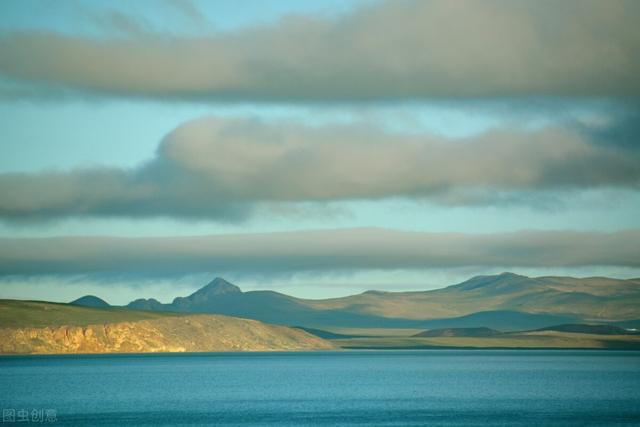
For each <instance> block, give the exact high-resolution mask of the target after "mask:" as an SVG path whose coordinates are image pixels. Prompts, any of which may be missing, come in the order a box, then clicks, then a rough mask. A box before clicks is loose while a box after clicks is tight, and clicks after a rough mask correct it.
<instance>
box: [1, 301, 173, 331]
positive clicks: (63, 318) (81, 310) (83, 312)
mask: <svg viewBox="0 0 640 427" xmlns="http://www.w3.org/2000/svg"><path fill="white" fill-rule="evenodd" d="M167 316H184V314H180V313H164V312H149V311H136V310H128V309H125V308H119V307H109V308H90V307H81V306H77V305H72V304H57V303H51V302H42V301H19V300H0V328H7V327H10V328H16V327H18V328H20V327H43V326H59V325H69V326H83V325H93V324H99V323H117V322H133V321H137V320H152V319H160V318H164V317H167Z"/></svg>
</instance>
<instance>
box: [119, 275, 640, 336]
mask: <svg viewBox="0 0 640 427" xmlns="http://www.w3.org/2000/svg"><path fill="white" fill-rule="evenodd" d="M127 308H133V309H139V310H152V311H175V312H182V313H216V314H223V315H228V316H235V317H243V318H250V319H256V320H260V321H264V322H268V323H275V324H283V325H300V326H303V327H308V328H319V329H323V328H336V327H345V328H349V327H351V328H419V329H427V328H434V327H438V328H450V327H489V328H494V329H498V330H501V331H510V330H524V329H535V328H542V327H546V326H552V325H557V324H561V323H583V322H599V323H608V322H614V321H615V322H621V321H628V320H633V319H638V318H640V279H631V280H619V279H609V278H601V277H593V278H584V279H576V278H571V277H553V276H549V277H537V278H530V277H527V276H522V275H518V274H514V273H503V274H499V275H492V276H477V277H474V278H471V279H469V280H467V281H465V282H462V283H459V284H457V285H452V286H449V287H447V288H442V289H436V290H430V291H419V292H383V291H367V292H364V293H362V294H358V295H352V296H347V297H342V298H331V299H323V300H310V299H301V298H295V297H292V296H288V295H285V294H281V293H278V292H273V291H250V292H243V291H242V290H241V289H240V288H238V287H237V286H235V285H233V284H231V283H229V282H227V281H226V280H224V279H221V278H216V279H214V280H213V281H212V282H211V283H209V284H208V285H206V286H205V287H203V288H202V289H200V290H198V291H196V292H194V293H193V294H191V295H189V296H187V297H178V298H176V299H174V300H173V302H171V303H169V304H162V303H160V302H158V301H157V300H154V299H142V300H136V301H133V302H131V303H130V304H129V305H128V306H127Z"/></svg>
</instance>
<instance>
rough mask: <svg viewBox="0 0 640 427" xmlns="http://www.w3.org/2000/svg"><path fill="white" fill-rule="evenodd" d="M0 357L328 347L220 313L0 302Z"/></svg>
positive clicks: (300, 333) (293, 332)
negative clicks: (198, 313)
mask: <svg viewBox="0 0 640 427" xmlns="http://www.w3.org/2000/svg"><path fill="white" fill-rule="evenodd" d="M0 313H2V314H1V316H0V354H25V353H27V354H30V353H112V352H116V353H118V352H176V351H178V352H179V351H269V350H314V349H331V348H333V346H332V345H331V344H330V343H329V342H327V341H325V340H323V339H321V338H318V337H316V336H313V335H311V334H308V333H306V332H304V331H301V330H298V329H294V328H288V327H285V326H275V325H268V324H264V323H261V322H258V321H255V320H248V319H238V318H233V317H227V316H219V315H208V314H207V315H176V314H171V313H152V312H140V311H132V310H126V309H114V308H109V309H97V308H86V307H77V306H73V305H67V304H52V303H44V302H33V301H7V300H2V301H0Z"/></svg>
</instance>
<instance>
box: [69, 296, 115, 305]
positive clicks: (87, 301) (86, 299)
mask: <svg viewBox="0 0 640 427" xmlns="http://www.w3.org/2000/svg"><path fill="white" fill-rule="evenodd" d="M69 304H73V305H80V306H83V307H92V308H107V307H111V306H110V305H109V303H108V302H106V301H105V300H103V299H102V298H98V297H97V296H95V295H85V296H83V297H80V298H78V299H76V300H73V301H71V302H70V303H69Z"/></svg>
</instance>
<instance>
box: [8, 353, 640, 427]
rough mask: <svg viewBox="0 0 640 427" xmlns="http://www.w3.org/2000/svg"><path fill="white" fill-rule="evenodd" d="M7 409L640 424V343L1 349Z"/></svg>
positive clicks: (166, 417) (133, 418) (265, 421)
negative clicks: (595, 346)
mask: <svg viewBox="0 0 640 427" xmlns="http://www.w3.org/2000/svg"><path fill="white" fill-rule="evenodd" d="M0 408H2V409H3V410H7V409H9V410H16V411H19V410H21V409H22V410H25V409H26V410H28V411H29V412H30V414H31V411H32V410H33V409H36V410H40V409H41V410H45V409H53V410H55V411H56V412H55V414H56V419H57V421H56V422H55V423H46V422H45V423H40V424H41V425H47V424H48V425H74V426H98V425H140V426H144V425H147V426H170V425H176V426H178V425H189V426H195V425H216V426H249V425H267V426H272V425H273V426H274V425H278V426H280V425H282V426H298V425H300V426H305V425H308V426H318V425H322V426H325V425H326V426H373V425H379V426H472V425H484V426H537V427H539V426H640V352H628V351H620V352H617V351H522V350H518V351H508V350H506V351H493V350H482V351H480V350H476V351H473V350H471V351H468V350H450V351H449V350H433V351H427V350H421V351H352V352H320V353H318V352H314V353H258V354H256V353H243V354H242V353H241V354H239V353H233V354H220V353H207V354H170V355H167V354H164V355H97V356H28V357H0ZM6 415H10V412H7V413H6ZM22 415H24V412H22ZM9 424H11V423H9ZM20 424H21V423H18V422H16V423H15V425H20ZM22 424H24V423H22Z"/></svg>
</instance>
